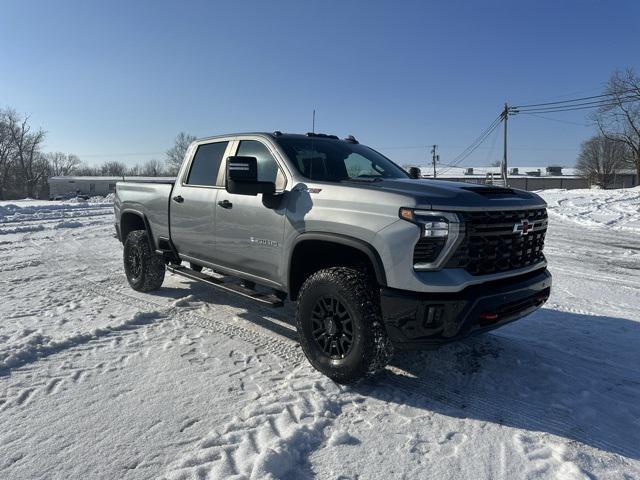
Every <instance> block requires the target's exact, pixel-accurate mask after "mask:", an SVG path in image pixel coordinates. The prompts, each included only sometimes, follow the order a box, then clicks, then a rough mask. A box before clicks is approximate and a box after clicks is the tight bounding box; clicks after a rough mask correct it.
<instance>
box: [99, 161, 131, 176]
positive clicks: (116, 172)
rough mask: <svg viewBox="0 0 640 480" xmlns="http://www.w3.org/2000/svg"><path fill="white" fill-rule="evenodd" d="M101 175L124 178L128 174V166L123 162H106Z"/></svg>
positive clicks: (101, 168)
mask: <svg viewBox="0 0 640 480" xmlns="http://www.w3.org/2000/svg"><path fill="white" fill-rule="evenodd" d="M100 174H102V175H112V176H117V177H123V176H125V175H126V174H127V166H126V165H125V164H124V163H122V162H116V161H112V162H105V163H103V164H102V166H101V167H100Z"/></svg>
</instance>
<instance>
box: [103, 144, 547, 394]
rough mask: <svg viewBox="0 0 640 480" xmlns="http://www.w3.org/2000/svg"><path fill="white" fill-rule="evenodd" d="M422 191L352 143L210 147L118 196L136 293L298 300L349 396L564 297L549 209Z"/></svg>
mask: <svg viewBox="0 0 640 480" xmlns="http://www.w3.org/2000/svg"><path fill="white" fill-rule="evenodd" d="M416 177H417V175H416V174H415V172H412V174H409V173H407V172H405V171H404V170H403V169H402V168H400V167H399V166H397V165H396V164H394V163H393V162H392V161H391V160H389V159H388V158H386V157H385V156H383V155H381V154H380V153H378V152H376V151H375V150H373V149H371V148H369V147H366V146H364V145H361V144H359V143H358V141H357V140H356V139H355V138H353V137H352V136H349V137H348V138H346V139H339V138H338V137H336V136H334V135H325V134H318V133H309V134H306V135H294V134H283V133H281V132H274V133H246V134H233V135H222V136H216V137H211V138H205V139H202V140H198V141H196V142H194V143H193V144H192V145H191V146H190V147H189V149H188V151H187V154H186V156H185V159H184V162H183V165H182V167H181V169H180V171H179V173H178V175H177V177H176V178H175V180H174V181H171V182H164V183H159V182H154V183H148V182H130V181H127V182H120V183H118V184H117V187H116V197H115V218H116V231H117V235H118V238H119V239H120V240H121V241H122V242H123V244H124V269H125V272H126V276H127V279H128V281H129V284H130V285H131V287H133V288H134V289H136V290H138V291H143V292H147V291H151V290H155V289H158V288H160V286H161V285H162V282H163V280H164V275H165V271H166V270H169V271H171V272H173V273H174V274H178V275H182V276H185V277H188V278H190V279H193V280H197V281H202V282H206V283H209V284H211V285H213V286H215V287H218V288H222V289H225V290H229V291H232V292H234V293H237V294H241V295H244V296H246V297H249V298H252V299H254V300H256V301H259V302H263V303H267V304H269V305H272V306H279V305H282V304H283V302H284V301H285V300H286V299H289V300H290V301H295V302H297V309H296V327H297V330H298V336H299V340H300V344H301V346H302V349H303V351H304V353H305V355H306V356H307V358H308V359H309V361H310V363H311V364H312V365H313V366H314V367H315V368H316V369H318V370H319V371H320V372H322V373H323V374H325V375H327V376H329V377H330V378H332V379H333V380H335V381H336V382H340V383H349V382H352V381H355V380H357V379H359V378H361V377H363V376H364V375H366V374H367V373H370V372H374V371H376V370H378V369H380V368H382V367H384V365H385V364H386V363H387V362H388V360H389V358H390V357H391V355H392V354H393V351H394V350H396V349H402V348H411V347H433V346H438V345H441V344H443V343H447V342H451V341H455V340H459V339H461V338H464V337H467V336H469V335H472V334H476V333H480V332H485V331H487V330H490V329H493V328H496V327H499V326H501V325H504V324H506V323H509V322H511V321H513V320H516V319H519V318H521V317H523V316H525V315H527V314H529V313H531V312H533V311H534V310H536V309H537V308H539V307H540V306H541V305H542V304H543V303H544V302H545V301H546V300H547V298H548V297H549V292H550V288H551V275H550V274H549V272H548V270H547V269H546V261H545V257H544V255H543V252H542V250H543V245H544V238H545V233H546V230H547V212H546V208H545V207H546V204H545V203H544V201H543V200H542V199H541V198H540V197H538V196H537V195H535V194H533V193H530V192H526V191H521V190H513V189H510V188H497V187H492V186H482V185H472V184H466V183H454V182H447V181H439V180H425V179H419V178H416ZM203 268H204V269H206V270H203Z"/></svg>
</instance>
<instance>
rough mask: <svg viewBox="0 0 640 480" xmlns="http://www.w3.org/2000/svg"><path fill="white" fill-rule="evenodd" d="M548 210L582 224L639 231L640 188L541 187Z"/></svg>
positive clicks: (540, 193) (540, 192) (541, 193)
mask: <svg viewBox="0 0 640 480" xmlns="http://www.w3.org/2000/svg"><path fill="white" fill-rule="evenodd" d="M537 193H538V195H540V196H541V197H542V198H544V199H545V201H546V202H547V203H548V206H549V207H548V211H549V213H550V214H551V215H555V216H558V217H561V218H564V219H566V220H570V221H573V222H578V223H580V224H581V225H583V226H588V227H596V228H600V227H603V228H610V229H613V230H628V231H640V187H634V188H628V189H619V190H596V189H592V190H558V189H554V190H542V191H539V192H537Z"/></svg>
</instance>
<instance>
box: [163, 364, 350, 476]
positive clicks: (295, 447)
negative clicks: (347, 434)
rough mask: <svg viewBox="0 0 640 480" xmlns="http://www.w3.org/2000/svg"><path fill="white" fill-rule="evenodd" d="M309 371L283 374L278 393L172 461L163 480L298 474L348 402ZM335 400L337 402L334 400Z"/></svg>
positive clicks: (256, 403) (254, 404) (260, 398)
mask: <svg viewBox="0 0 640 480" xmlns="http://www.w3.org/2000/svg"><path fill="white" fill-rule="evenodd" d="M309 369H310V367H307V366H304V367H301V368H298V369H296V370H294V371H293V372H292V373H290V374H288V375H287V376H286V377H285V378H284V379H283V382H282V383H281V384H280V385H279V388H276V389H273V390H272V391H270V392H269V393H267V394H266V395H264V396H256V398H255V399H254V400H253V402H252V403H251V404H250V405H249V406H247V407H246V408H245V409H243V411H242V412H241V413H240V414H239V415H238V416H236V417H234V418H233V419H232V420H231V421H230V422H228V423H227V424H225V425H224V426H222V427H220V428H218V429H216V430H214V431H213V432H211V433H210V434H208V435H207V436H205V437H204V438H203V439H202V440H200V441H199V442H198V444H197V446H196V447H195V448H194V449H192V450H191V451H189V452H187V453H186V454H183V455H182V456H181V458H179V459H178V460H176V461H175V462H173V463H172V464H171V465H170V466H169V467H168V468H167V472H166V473H165V475H163V476H162V478H166V479H168V480H181V479H189V478H229V477H234V478H238V479H270V478H271V479H280V478H285V477H287V476H288V475H291V474H292V473H293V472H295V473H296V475H298V476H299V475H300V473H301V472H300V468H301V466H304V465H305V464H306V458H307V456H308V455H309V454H310V453H311V452H312V451H313V450H314V449H315V448H317V447H318V446H320V445H321V444H322V443H323V442H324V441H325V440H326V438H325V429H326V428H327V427H329V426H330V425H331V424H332V422H333V419H335V418H336V417H337V416H338V415H340V411H341V408H342V405H343V404H344V403H346V402H347V399H346V398H344V397H343V396H342V395H341V393H342V392H340V387H338V386H336V385H334V384H333V383H332V382H330V381H329V380H328V379H325V378H320V379H318V380H314V379H313V377H314V376H316V377H317V375H313V374H311V375H310V373H311V372H310V371H309ZM339 398H340V400H339Z"/></svg>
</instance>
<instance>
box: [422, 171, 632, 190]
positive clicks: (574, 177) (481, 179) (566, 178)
mask: <svg viewBox="0 0 640 480" xmlns="http://www.w3.org/2000/svg"><path fill="white" fill-rule="evenodd" d="M420 169H421V172H422V176H423V178H433V170H432V169H430V168H429V167H420ZM436 177H437V178H438V179H441V180H451V181H457V182H466V183H476V184H492V183H494V184H499V183H500V182H499V179H500V178H501V177H500V167H446V166H439V167H438V169H437V170H436ZM609 177H610V178H608V179H607V187H608V188H630V187H635V186H636V185H638V179H637V175H636V172H635V170H619V171H617V172H616V173H615V174H612V175H610V176H609ZM508 178H509V180H508V184H509V186H510V187H513V188H521V189H523V190H544V189H549V188H566V189H573V188H589V187H590V186H591V185H590V184H589V181H588V180H587V179H586V178H584V177H582V176H580V175H579V174H578V172H577V171H576V169H575V168H570V167H560V166H549V167H520V166H517V167H511V168H509V172H508Z"/></svg>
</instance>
